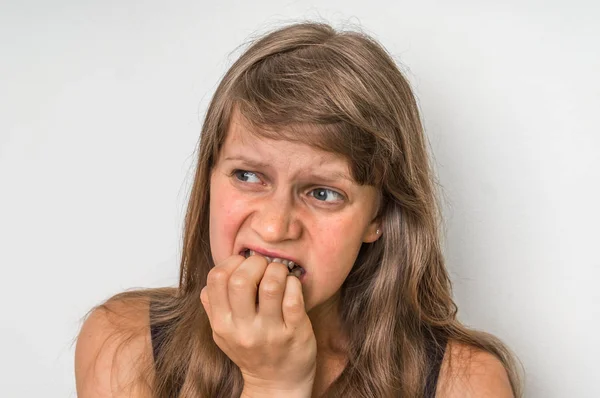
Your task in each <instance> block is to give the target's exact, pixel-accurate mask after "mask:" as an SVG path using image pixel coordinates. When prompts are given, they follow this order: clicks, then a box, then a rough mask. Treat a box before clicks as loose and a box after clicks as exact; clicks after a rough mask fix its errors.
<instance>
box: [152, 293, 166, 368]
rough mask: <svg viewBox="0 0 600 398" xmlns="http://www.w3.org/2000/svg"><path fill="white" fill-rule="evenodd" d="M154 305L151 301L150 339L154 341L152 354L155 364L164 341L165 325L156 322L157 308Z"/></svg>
mask: <svg viewBox="0 0 600 398" xmlns="http://www.w3.org/2000/svg"><path fill="white" fill-rule="evenodd" d="M153 304H154V303H153V302H152V301H150V311H149V317H150V339H151V341H152V354H153V356H154V362H155V363H156V361H157V360H158V354H159V352H160V349H161V346H162V342H163V340H164V329H165V325H163V324H159V323H156V322H154V316H153V315H154V314H156V308H155V307H154V305H153Z"/></svg>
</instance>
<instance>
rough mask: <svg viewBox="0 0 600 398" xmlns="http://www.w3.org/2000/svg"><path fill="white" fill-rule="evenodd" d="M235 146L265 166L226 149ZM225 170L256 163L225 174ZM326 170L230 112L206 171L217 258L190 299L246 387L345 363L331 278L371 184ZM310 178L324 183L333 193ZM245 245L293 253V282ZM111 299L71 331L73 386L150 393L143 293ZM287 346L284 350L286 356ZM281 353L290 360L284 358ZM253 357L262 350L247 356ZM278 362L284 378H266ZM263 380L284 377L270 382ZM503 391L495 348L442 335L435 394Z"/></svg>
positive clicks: (353, 251) (302, 389)
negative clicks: (299, 268)
mask: <svg viewBox="0 0 600 398" xmlns="http://www.w3.org/2000/svg"><path fill="white" fill-rule="evenodd" d="M240 154H242V155H245V156H247V157H250V156H252V157H253V158H254V159H258V160H262V161H263V162H265V163H267V164H268V166H266V167H261V168H256V167H251V165H248V164H246V163H244V162H243V161H240V160H235V161H233V160H229V161H226V160H225V158H227V157H231V156H237V155H240ZM234 169H241V170H247V171H251V172H252V173H255V174H244V173H237V174H232V172H233V170H234ZM332 172H339V173H344V174H347V175H349V172H348V167H347V164H346V163H345V161H344V159H341V158H339V157H336V156H335V155H332V154H330V153H326V152H321V151H318V150H315V149H314V148H311V147H308V146H305V145H302V144H297V143H291V142H287V141H270V140H264V139H259V138H257V137H255V136H252V135H251V134H249V132H248V130H247V129H246V128H245V127H244V126H243V124H241V123H240V120H239V118H238V119H237V120H235V119H234V123H232V126H231V129H230V131H229V134H228V136H227V139H226V142H225V145H224V148H223V151H222V153H221V156H220V158H219V161H218V162H217V164H216V166H215V168H214V170H213V174H212V178H211V186H210V189H211V198H210V203H211V205H210V240H211V250H212V255H213V260H214V261H215V264H216V267H215V268H214V269H213V270H212V271H211V272H210V274H209V280H208V285H207V287H206V288H205V289H203V291H202V294H201V297H200V300H201V302H202V305H203V306H204V308H205V309H206V311H207V313H208V315H209V319H210V321H211V325H212V326H213V330H214V331H215V335H214V336H213V337H214V338H215V341H216V342H217V344H218V345H219V346H220V347H221V348H222V349H223V350H224V352H226V353H227V355H229V356H230V357H232V360H234V362H236V363H237V364H238V366H240V369H242V371H243V374H244V377H245V381H247V384H248V386H249V387H251V389H249V390H245V391H244V394H243V396H245V397H273V396H286V397H310V396H313V397H317V396H319V395H320V393H321V392H323V391H324V390H325V389H326V388H327V386H328V385H329V383H330V382H331V381H332V380H334V379H335V378H336V377H337V375H339V373H340V372H341V371H342V369H343V367H344V362H345V355H344V349H343V345H344V344H343V340H344V334H343V333H342V331H341V329H340V327H339V323H338V316H337V303H338V298H339V296H338V294H339V289H340V287H341V284H342V282H343V281H344V279H345V278H346V276H347V275H348V273H349V271H350V269H351V267H352V264H353V262H354V260H355V258H356V255H357V253H358V250H359V248H360V246H361V244H362V243H363V242H372V241H374V240H376V239H378V237H379V235H380V234H377V233H376V230H377V228H378V227H379V225H378V223H377V222H376V221H375V220H374V219H373V217H374V216H375V214H376V210H377V209H376V206H375V203H376V192H375V190H374V189H373V188H372V187H364V186H363V187H361V186H358V185H356V184H353V183H352V182H350V181H343V180H341V179H339V178H338V179H335V180H334V181H333V182H332V181H325V180H323V179H318V178H316V177H314V176H313V177H310V176H309V174H311V173H314V174H316V173H319V174H327V173H329V174H330V173H332ZM236 176H237V177H241V178H242V180H240V181H237V180H236ZM244 181H246V182H244ZM316 188H327V189H333V190H335V191H337V192H339V193H341V194H342V195H343V199H342V198H341V197H339V196H338V195H336V194H335V193H332V192H326V191H325V192H324V191H322V190H316ZM321 198H324V200H325V203H322V200H319V199H321ZM247 245H252V246H260V247H262V248H264V249H266V250H271V251H277V252H280V253H284V254H286V255H288V256H289V257H293V258H295V259H297V260H298V262H299V263H300V264H302V265H303V266H304V267H305V268H306V270H307V274H306V277H305V279H304V280H303V282H302V284H301V283H300V282H299V281H298V279H296V278H295V277H293V276H292V277H290V276H287V270H286V268H285V267H284V266H283V265H282V264H276V263H272V264H267V261H266V260H265V259H264V257H261V256H252V257H251V258H249V259H245V258H243V257H241V256H239V255H238V253H239V251H240V250H241V249H243V248H244V247H245V246H247ZM209 292H210V294H209ZM257 294H258V296H259V306H258V308H257V307H256V306H255V297H256V295H257ZM261 304H262V306H261ZM213 306H214V307H213ZM109 307H110V312H107V311H105V310H101V309H98V310H95V311H94V312H93V313H92V314H91V315H90V316H89V317H88V318H87V319H86V321H85V323H84V325H83V327H82V329H81V332H80V334H79V337H78V340H77V347H76V353H75V376H76V382H77V395H78V396H79V397H81V398H100V397H113V398H115V397H150V396H151V391H150V389H148V386H149V385H151V384H152V380H151V379H150V380H141V381H140V380H139V374H138V371H139V369H142V368H144V367H145V366H152V364H153V358H152V346H151V343H150V336H149V324H148V319H149V318H148V303H147V302H146V301H143V302H137V303H136V302H134V301H131V302H120V301H113V302H111V303H110V305H109ZM213 308H216V311H215V310H213ZM261 311H262V312H261ZM138 330H143V331H145V333H143V334H140V335H139V337H137V338H136V339H134V340H122V339H121V336H123V335H127V334H128V333H127V332H128V331H138ZM124 332H126V333H124ZM240 332H243V333H240ZM258 332H260V333H258ZM236 333H237V334H236ZM248 336H250V338H249V337H248ZM117 348H119V349H117ZM286 350H291V351H289V352H290V353H293V355H291V356H290V355H287V356H286ZM298 352H300V353H301V354H298ZM291 357H293V358H295V360H296V362H293V363H292V362H289V363H288V361H290V358H291ZM257 358H265V360H264V361H262V362H261V361H258V362H257V361H256V360H257ZM450 362H451V364H452V366H449V363H450ZM286 363H287V364H288V366H292V367H294V372H291V373H293V374H294V375H295V377H296V378H295V379H291V380H290V379H289V378H286V377H287V376H289V373H288V368H283V367H281V366H282V364H286ZM282 369H283V370H284V371H283V372H280V373H281V374H285V375H286V376H285V377H284V376H281V375H280V374H277V376H278V377H277V378H272V377H271V379H270V380H268V379H269V377H265V374H271V373H270V372H273V371H277V370H279V371H281V370H282ZM273 380H276V381H277V382H279V381H281V380H287V381H288V382H289V383H287V384H285V383H284V384H273V383H272V382H273ZM269 382H271V383H269ZM311 388H312V390H311ZM512 396H513V394H512V390H511V387H510V383H509V381H508V377H507V374H506V371H505V369H504V367H503V366H502V364H501V363H500V362H499V361H498V360H497V359H496V358H495V357H494V356H492V355H491V354H488V353H486V352H483V351H478V350H475V349H472V348H469V347H466V346H464V345H462V344H459V343H456V342H453V341H450V342H449V344H448V349H447V351H446V356H445V358H444V362H443V366H442V369H441V372H440V379H439V384H438V392H437V397H444V398H455V397H456V398H459V397H461V398H465V397H478V398H486V397H488V398H504V397H507V398H508V397H512Z"/></svg>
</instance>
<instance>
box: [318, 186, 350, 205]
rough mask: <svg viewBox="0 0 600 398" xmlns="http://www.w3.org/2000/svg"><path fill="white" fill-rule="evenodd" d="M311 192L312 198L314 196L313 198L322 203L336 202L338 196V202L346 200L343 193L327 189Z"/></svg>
mask: <svg viewBox="0 0 600 398" xmlns="http://www.w3.org/2000/svg"><path fill="white" fill-rule="evenodd" d="M310 192H311V194H310V196H312V197H313V198H315V199H317V200H319V201H321V202H335V201H336V196H337V200H339V201H343V200H344V196H343V195H342V194H341V193H339V192H336V191H333V190H331V189H327V188H317V189H313V190H312V191H310ZM328 198H329V199H330V200H328Z"/></svg>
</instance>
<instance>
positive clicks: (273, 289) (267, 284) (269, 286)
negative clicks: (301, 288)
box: [260, 279, 284, 297]
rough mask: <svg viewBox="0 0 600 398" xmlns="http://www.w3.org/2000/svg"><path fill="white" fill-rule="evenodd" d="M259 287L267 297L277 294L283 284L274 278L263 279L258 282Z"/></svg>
mask: <svg viewBox="0 0 600 398" xmlns="http://www.w3.org/2000/svg"><path fill="white" fill-rule="evenodd" d="M260 289H261V290H262V292H263V293H264V294H265V295H266V296H268V297H273V296H278V295H280V294H281V293H282V292H283V290H284V288H283V285H282V284H281V283H279V281H277V280H275V279H266V280H263V281H262V282H261V283H260Z"/></svg>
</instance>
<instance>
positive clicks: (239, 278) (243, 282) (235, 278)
mask: <svg viewBox="0 0 600 398" xmlns="http://www.w3.org/2000/svg"><path fill="white" fill-rule="evenodd" d="M229 286H230V287H231V288H232V289H235V290H242V289H245V288H246V287H247V286H248V279H247V278H245V277H244V276H243V275H239V274H234V275H232V277H231V278H230V279H229Z"/></svg>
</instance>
